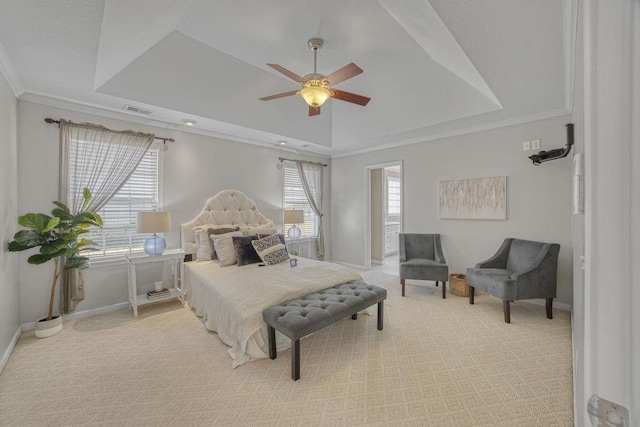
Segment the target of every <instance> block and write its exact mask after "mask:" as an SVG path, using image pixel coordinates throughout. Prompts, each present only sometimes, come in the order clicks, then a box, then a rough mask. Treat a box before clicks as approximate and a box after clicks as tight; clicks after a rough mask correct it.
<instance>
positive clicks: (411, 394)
mask: <svg viewBox="0 0 640 427" xmlns="http://www.w3.org/2000/svg"><path fill="white" fill-rule="evenodd" d="M364 276H365V278H366V279H367V281H368V282H369V283H372V284H378V285H380V286H384V287H386V288H387V289H388V290H389V295H388V299H387V301H386V304H385V319H384V320H385V323H384V330H383V331H378V330H377V329H376V317H375V316H366V315H361V316H359V317H358V319H357V320H355V321H353V320H351V319H345V320H343V321H341V322H338V323H336V324H334V325H332V326H330V327H327V328H325V329H323V330H321V331H320V332H317V333H316V334H314V335H313V336H311V337H308V338H306V339H304V340H303V341H302V345H301V360H302V369H301V379H300V380H298V381H296V382H294V381H292V380H291V378H290V353H289V351H288V350H284V351H281V352H279V354H278V358H277V359H276V360H269V359H261V360H258V361H253V362H250V363H247V364H245V365H243V366H240V367H238V368H236V369H232V368H231V359H230V358H229V357H228V355H227V353H226V350H225V347H224V345H223V344H222V343H221V342H220V341H219V340H218V338H217V335H216V334H215V333H212V332H208V331H207V330H206V329H205V328H204V326H203V324H202V322H201V320H200V319H199V318H197V317H196V316H195V315H194V314H193V313H192V312H191V311H190V310H189V309H188V308H183V307H182V306H181V305H180V304H179V303H178V302H168V303H159V304H156V305H151V306H146V307H143V308H141V309H140V316H139V317H138V318H137V319H134V318H133V317H132V315H131V312H130V311H129V310H121V311H117V312H113V313H109V314H104V315H100V316H94V317H90V318H86V319H82V320H78V321H76V322H69V323H66V324H65V325H64V330H63V331H62V332H61V333H60V334H58V335H56V336H54V337H50V338H46V339H37V338H35V337H34V335H33V332H27V333H24V334H23V336H22V337H21V338H20V340H19V342H18V344H17V346H16V348H15V351H14V352H13V354H12V356H11V357H10V359H9V361H8V363H7V365H6V367H5V369H4V370H3V372H2V374H1V375H0V425H2V426H24V425H33V426H44V425H51V426H60V425H82V426H91V425H96V426H98V425H118V426H119V425H149V426H151V425H154V426H155V425H176V426H182V425H185V426H187V425H208V426H238V425H243V426H245V425H246V426H261V425H267V426H271V425H273V426H276V425H277V426H305V427H306V426H334V425H335V426H339V425H350V426H357V425H379V426H388V425H406V426H418V425H423V426H570V425H573V409H572V380H571V378H572V374H571V372H572V355H571V327H570V315H569V313H568V312H564V311H559V310H556V311H555V313H554V317H555V318H554V319H553V320H548V319H547V318H546V316H545V312H544V307H541V306H537V305H533V304H529V303H526V302H516V303H514V304H512V313H511V317H512V323H511V324H510V325H507V324H505V323H504V320H503V315H502V302H501V301H500V300H497V299H495V298H493V297H491V296H488V295H479V296H477V297H476V304H475V305H473V306H470V305H469V304H468V300H467V298H462V297H457V296H454V295H450V296H448V297H447V299H446V300H442V298H441V294H440V288H436V287H435V286H433V284H432V283H431V282H411V281H409V282H408V286H407V296H406V297H405V298H402V297H401V296H400V285H399V284H398V278H397V276H393V275H389V274H385V273H372V272H366V273H364Z"/></svg>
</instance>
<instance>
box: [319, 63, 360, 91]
mask: <svg viewBox="0 0 640 427" xmlns="http://www.w3.org/2000/svg"><path fill="white" fill-rule="evenodd" d="M362 72H363V71H362V68H360V67H358V66H357V65H356V64H354V63H353V62H352V63H351V64H347V65H345V66H344V67H342V68H340V69H339V70H336V71H334V72H333V73H331V74H329V75H328V76H327V77H325V78H326V79H327V80H328V81H329V83H330V84H331V86H335V85H337V84H338V83H340V82H343V81H345V80H347V79H350V78H351V77H354V76H357V75H358V74H360V73H362Z"/></svg>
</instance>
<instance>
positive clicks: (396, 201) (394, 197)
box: [387, 176, 400, 216]
mask: <svg viewBox="0 0 640 427" xmlns="http://www.w3.org/2000/svg"><path fill="white" fill-rule="evenodd" d="M392 215H400V178H398V177H396V176H388V177H387V216H392Z"/></svg>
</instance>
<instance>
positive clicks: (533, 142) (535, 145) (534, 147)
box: [531, 139, 540, 150]
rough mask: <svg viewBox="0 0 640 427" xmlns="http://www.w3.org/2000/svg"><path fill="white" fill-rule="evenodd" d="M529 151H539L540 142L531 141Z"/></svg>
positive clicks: (537, 140)
mask: <svg viewBox="0 0 640 427" xmlns="http://www.w3.org/2000/svg"><path fill="white" fill-rule="evenodd" d="M531 149H532V150H539V149H540V140H539V139H534V140H533V141H531Z"/></svg>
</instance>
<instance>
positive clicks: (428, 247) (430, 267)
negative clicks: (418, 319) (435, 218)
mask: <svg viewBox="0 0 640 427" xmlns="http://www.w3.org/2000/svg"><path fill="white" fill-rule="evenodd" d="M399 236H400V246H399V248H400V284H401V285H402V296H404V285H405V280H406V279H410V280H435V282H436V286H438V282H440V281H442V298H446V297H447V280H448V279H449V266H448V265H447V261H446V260H445V259H444V255H443V254H442V246H441V244H440V235H439V234H415V233H400V235H399Z"/></svg>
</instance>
